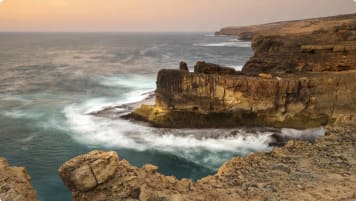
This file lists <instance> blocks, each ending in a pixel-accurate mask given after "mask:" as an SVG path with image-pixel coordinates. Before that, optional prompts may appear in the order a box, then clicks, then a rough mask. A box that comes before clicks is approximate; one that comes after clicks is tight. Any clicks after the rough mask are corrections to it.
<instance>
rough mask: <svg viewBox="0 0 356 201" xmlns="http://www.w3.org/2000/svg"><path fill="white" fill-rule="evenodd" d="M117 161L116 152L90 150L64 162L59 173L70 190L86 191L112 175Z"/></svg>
mask: <svg viewBox="0 0 356 201" xmlns="http://www.w3.org/2000/svg"><path fill="white" fill-rule="evenodd" d="M118 162H119V157H118V155H117V153H116V152H101V151H92V152H90V153H88V154H85V155H82V156H78V157H76V158H73V159H72V160H70V161H68V162H66V163H64V164H63V165H62V166H61V167H60V168H59V173H60V175H61V178H62V181H63V182H64V184H65V185H66V186H67V187H68V188H69V190H70V191H72V192H87V191H90V190H92V189H94V188H95V187H97V186H98V185H100V184H103V183H105V182H106V181H107V180H109V179H110V178H111V177H113V175H114V174H115V173H116V169H117V167H118Z"/></svg>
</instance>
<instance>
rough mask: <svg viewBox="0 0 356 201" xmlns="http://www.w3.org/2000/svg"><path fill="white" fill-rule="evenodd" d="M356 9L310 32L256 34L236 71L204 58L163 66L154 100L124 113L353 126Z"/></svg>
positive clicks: (217, 122) (196, 124)
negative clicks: (190, 66)
mask: <svg viewBox="0 0 356 201" xmlns="http://www.w3.org/2000/svg"><path fill="white" fill-rule="evenodd" d="M355 16H356V15H348V16H342V17H336V18H324V19H323V20H319V23H321V24H325V23H326V24H328V26H325V27H323V29H319V30H314V29H313V31H312V32H311V31H310V29H309V27H308V26H307V27H305V28H304V29H306V30H305V31H302V30H298V32H290V33H289V32H288V34H287V33H284V34H283V35H270V34H266V33H265V34H263V35H256V36H254V37H253V43H252V44H253V50H254V52H255V54H254V56H253V57H252V58H251V59H250V60H249V61H248V62H247V63H246V65H245V66H244V67H243V69H242V72H236V71H235V70H234V69H230V68H227V67H222V66H219V65H216V64H209V63H205V62H198V63H197V64H196V65H195V67H194V72H188V71H186V70H161V71H160V72H159V73H158V77H157V90H156V102H155V105H153V106H149V105H143V106H142V107H141V108H139V109H137V110H136V111H135V112H133V113H132V114H130V115H129V116H128V117H131V118H134V119H138V120H144V121H147V122H150V123H151V124H152V125H154V126H157V127H169V128H172V127H178V128H182V127H188V128H203V127H213V128H216V127H237V126H268V127H290V128H310V127H318V126H324V125H327V124H333V123H335V122H337V123H339V124H340V123H343V124H354V125H355V124H356V120H355V114H356V109H355V108H356V105H355V104H356V85H355V81H356V18H355ZM329 19H330V20H329ZM307 22H309V21H307Z"/></svg>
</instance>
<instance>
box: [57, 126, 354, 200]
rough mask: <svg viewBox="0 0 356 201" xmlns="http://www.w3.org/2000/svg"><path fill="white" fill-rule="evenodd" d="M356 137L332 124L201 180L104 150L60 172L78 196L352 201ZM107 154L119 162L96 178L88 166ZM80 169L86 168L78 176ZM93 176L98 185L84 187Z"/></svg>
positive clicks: (236, 161)
mask: <svg viewBox="0 0 356 201" xmlns="http://www.w3.org/2000/svg"><path fill="white" fill-rule="evenodd" d="M355 139H356V130H355V129H354V128H352V127H350V128H348V129H345V128H332V129H329V130H328V133H327V136H326V137H324V138H320V139H318V140H317V141H316V142H315V144H310V143H308V142H302V141H290V142H289V143H288V144H287V145H286V146H285V147H283V148H275V149H273V150H272V151H271V152H268V153H256V154H250V155H249V156H248V157H246V158H240V157H237V158H233V159H231V160H230V161H228V162H226V163H225V164H224V165H223V166H222V167H221V168H220V169H219V170H218V172H217V173H216V175H214V176H208V177H205V178H202V179H201V180H198V181H197V182H192V181H191V180H188V179H181V180H179V179H176V178H175V177H172V176H164V175H162V174H160V173H158V172H157V170H158V167H156V166H154V165H145V166H143V167H141V168H138V167H135V166H132V165H130V164H129V162H127V161H126V160H120V161H119V160H118V156H117V155H116V154H114V153H113V152H99V151H95V152H91V153H88V154H85V155H82V156H79V157H76V158H74V159H72V160H70V161H68V162H66V163H65V164H64V165H63V166H62V167H61V168H60V175H61V177H62V179H63V181H64V183H65V184H66V185H67V187H68V188H69V189H70V190H71V191H72V192H73V199H74V200H75V201H91V200H96V201H114V200H115V201H120V200H122V201H124V200H125V201H134V200H140V201H162V200H165V201H236V200H241V201H243V200H256V201H257V200H268V201H273V200H309V201H313V200H315V201H316V200H318V201H319V200H325V201H328V200H330V201H335V200H338V201H342V200H350V201H351V200H355V199H356V190H355V184H356V155H355V153H356V144H355V142H356V141H355ZM108 159H110V160H111V161H115V162H114V163H112V162H106V163H105V164H107V165H106V166H103V167H102V171H101V172H103V173H104V172H105V174H106V176H105V178H106V179H104V180H102V181H103V182H94V180H95V179H93V178H97V177H98V176H97V174H96V173H94V172H95V170H91V171H89V170H87V169H90V168H88V166H92V164H93V163H102V162H96V161H98V160H99V161H108ZM88 161H90V162H89V164H88ZM105 168H107V169H110V170H115V171H108V172H106V171H104V170H105ZM94 169H95V168H94ZM76 172H81V173H80V174H79V175H80V179H79V180H78V177H79V176H77V174H76ZM69 175H72V176H69ZM99 175H101V174H99ZM90 180H93V182H91V183H92V184H93V185H90V188H83V185H84V183H86V182H85V181H90ZM84 186H87V185H86V184H85V185H84Z"/></svg>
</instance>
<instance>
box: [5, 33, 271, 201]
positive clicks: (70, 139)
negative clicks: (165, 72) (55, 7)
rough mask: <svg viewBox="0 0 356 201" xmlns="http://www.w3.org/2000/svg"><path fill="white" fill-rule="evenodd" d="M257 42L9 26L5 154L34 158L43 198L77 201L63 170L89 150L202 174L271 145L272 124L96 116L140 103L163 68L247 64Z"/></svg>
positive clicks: (29, 163) (26, 160) (18, 159)
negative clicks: (172, 125)
mask: <svg viewBox="0 0 356 201" xmlns="http://www.w3.org/2000/svg"><path fill="white" fill-rule="evenodd" d="M252 54H253V52H252V49H251V43H250V42H244V41H239V40H237V39H236V38H234V37H228V36H219V37H215V36H212V35H210V34H208V33H0V156H2V157H6V158H7V159H8V160H9V162H10V164H11V165H16V166H25V167H26V168H27V170H28V172H29V174H30V175H31V178H32V184H33V186H34V188H35V189H36V191H37V196H38V199H39V200H42V201H69V200H71V193H70V192H69V191H68V190H67V189H66V188H65V187H64V185H63V184H62V182H61V180H60V177H59V175H58V172H57V170H58V168H59V166H60V165H61V164H63V163H64V162H65V161H67V160H69V159H71V158H72V157H74V156H77V155H79V154H83V153H86V152H88V151H90V150H94V149H100V150H115V151H117V152H118V153H119V157H120V159H127V160H128V161H129V162H130V163H131V164H133V165H136V166H142V165H143V164H145V163H151V164H154V165H157V166H159V172H160V173H163V174H166V175H174V176H176V177H178V178H183V177H185V178H190V179H193V180H197V179H199V178H202V177H204V176H207V175H209V174H214V173H215V172H216V171H217V169H218V167H219V166H220V165H221V164H222V163H224V162H225V161H226V160H228V159H230V158H231V157H233V156H245V155H246V154H248V153H250V152H256V151H266V150H270V149H271V147H269V146H268V144H269V142H270V136H271V135H272V134H273V132H272V131H269V130H266V131H263V130H262V131H257V132H251V133H250V132H249V131H247V130H246V129H243V128H239V129H200V130H196V129H156V128H151V127H148V126H146V125H143V124H139V123H137V122H132V121H128V120H123V119H119V118H116V119H110V118H105V117H98V116H93V115H90V113H92V112H96V111H100V110H102V109H103V108H106V107H110V106H117V105H121V104H127V103H132V102H137V101H141V100H143V99H145V98H147V96H148V94H150V93H152V92H153V91H154V89H155V81H156V74H157V72H158V70H159V69H161V68H178V65H179V62H180V61H186V62H187V63H188V64H189V66H190V69H191V70H192V69H193V66H194V63H195V62H197V61H206V62H212V63H218V64H221V65H224V66H230V67H233V68H236V69H237V70H240V69H241V68H242V65H243V64H244V63H245V62H246V61H247V60H248V58H249V57H251V56H252Z"/></svg>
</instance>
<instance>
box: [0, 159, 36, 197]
mask: <svg viewBox="0 0 356 201" xmlns="http://www.w3.org/2000/svg"><path fill="white" fill-rule="evenodd" d="M0 200H1V201H25V200H26V201H37V199H36V191H35V190H34V189H33V188H32V186H31V183H30V176H29V175H28V174H27V171H26V169H25V168H23V167H11V166H9V164H8V162H7V160H6V159H5V158H1V157H0Z"/></svg>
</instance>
